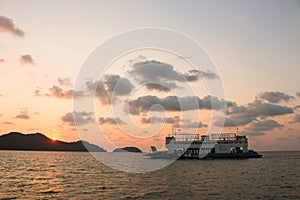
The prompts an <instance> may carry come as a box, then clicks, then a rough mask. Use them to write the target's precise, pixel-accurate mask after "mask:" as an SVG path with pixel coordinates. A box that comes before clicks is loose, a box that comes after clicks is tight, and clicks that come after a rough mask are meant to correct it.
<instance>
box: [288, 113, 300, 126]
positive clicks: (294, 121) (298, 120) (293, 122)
mask: <svg viewBox="0 0 300 200" xmlns="http://www.w3.org/2000/svg"><path fill="white" fill-rule="evenodd" d="M289 123H290V124H295V123H300V115H299V114H297V115H295V118H294V120H293V121H291V122H289Z"/></svg>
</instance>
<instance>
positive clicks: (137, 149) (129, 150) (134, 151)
mask: <svg viewBox="0 0 300 200" xmlns="http://www.w3.org/2000/svg"><path fill="white" fill-rule="evenodd" d="M113 152H132V153H142V151H141V150H140V149H139V148H137V147H124V148H116V149H114V150H113Z"/></svg>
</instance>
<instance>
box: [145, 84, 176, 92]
mask: <svg viewBox="0 0 300 200" xmlns="http://www.w3.org/2000/svg"><path fill="white" fill-rule="evenodd" d="M146 88H147V89H148V90H150V91H151V90H156V91H163V92H168V91H170V88H168V87H165V86H163V85H161V84H158V83H147V84H146Z"/></svg>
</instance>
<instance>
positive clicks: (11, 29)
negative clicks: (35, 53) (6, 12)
mask: <svg viewBox="0 0 300 200" xmlns="http://www.w3.org/2000/svg"><path fill="white" fill-rule="evenodd" d="M0 32H7V33H11V34H13V35H15V36H19V37H23V36H24V35H25V33H24V31H22V30H21V29H19V28H17V27H16V25H15V23H14V21H13V20H12V19H10V18H8V17H6V16H0Z"/></svg>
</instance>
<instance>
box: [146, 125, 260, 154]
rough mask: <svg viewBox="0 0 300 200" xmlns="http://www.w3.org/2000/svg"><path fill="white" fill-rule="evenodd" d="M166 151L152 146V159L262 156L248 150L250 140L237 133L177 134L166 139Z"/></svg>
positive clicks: (174, 133) (173, 133)
mask: <svg viewBox="0 0 300 200" xmlns="http://www.w3.org/2000/svg"><path fill="white" fill-rule="evenodd" d="M165 144H166V149H167V150H166V151H157V149H156V147H154V146H151V153H149V154H147V156H150V157H151V158H157V159H159V158H162V159H168V158H170V159H208V158H261V157H262V155H260V154H259V153H257V152H255V151H253V150H249V149H248V138H247V137H246V136H240V135H238V131H237V132H236V133H222V134H209V135H202V136H201V137H199V135H198V134H188V133H177V132H176V131H175V132H174V131H173V130H172V135H171V136H170V135H169V136H167V137H166V143H165Z"/></svg>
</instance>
